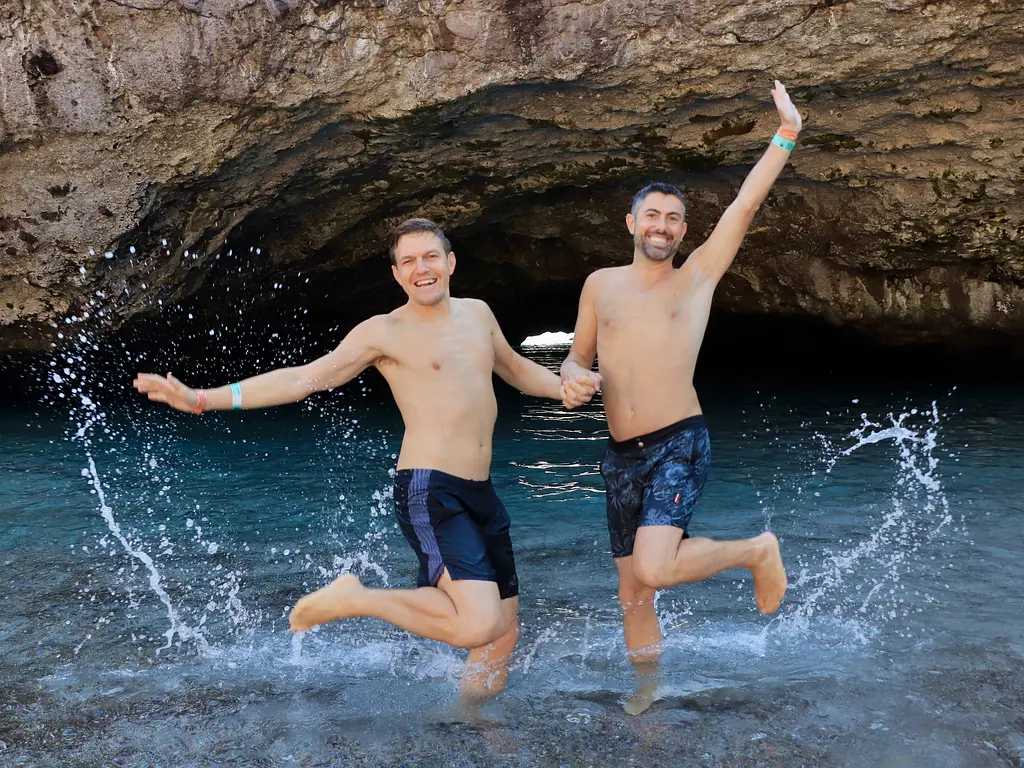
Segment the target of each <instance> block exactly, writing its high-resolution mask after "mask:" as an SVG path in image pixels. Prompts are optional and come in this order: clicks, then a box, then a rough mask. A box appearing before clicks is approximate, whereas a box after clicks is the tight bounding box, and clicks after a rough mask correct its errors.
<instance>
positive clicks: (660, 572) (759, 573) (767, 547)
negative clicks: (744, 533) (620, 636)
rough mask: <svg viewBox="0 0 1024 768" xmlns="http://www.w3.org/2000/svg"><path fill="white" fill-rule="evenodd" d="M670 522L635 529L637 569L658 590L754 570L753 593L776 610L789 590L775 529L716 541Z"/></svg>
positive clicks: (761, 606) (764, 605)
mask: <svg viewBox="0 0 1024 768" xmlns="http://www.w3.org/2000/svg"><path fill="white" fill-rule="evenodd" d="M682 536H683V532H682V531H681V530H679V529H678V528H674V527H672V526H669V525H649V526H641V528H640V529H639V530H638V531H637V534H636V544H635V545H634V549H633V559H634V560H635V562H636V565H635V566H634V573H635V575H636V577H637V578H638V579H640V581H642V582H643V583H644V584H647V585H649V586H651V587H654V588H656V589H668V588H669V587H674V586H676V585H677V584H686V583H691V582H694V581H703V580H704V579H707V578H710V577H711V576H714V575H715V574H716V573H719V572H721V571H725V570H728V569H730V568H746V569H747V570H748V571H750V572H751V573H752V574H753V575H754V594H755V596H756V597H757V607H758V609H759V610H760V611H761V613H774V612H775V611H776V610H777V609H778V607H779V604H780V603H781V602H782V596H783V595H784V594H785V593H786V570H785V568H784V567H783V565H782V555H781V554H780V553H779V540H778V539H777V538H775V534H773V533H762V534H761V535H760V536H755V537H754V538H752V539H741V540H739V541H715V540H713V539H704V538H696V539H683V538H682Z"/></svg>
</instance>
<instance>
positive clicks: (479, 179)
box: [0, 0, 1024, 350]
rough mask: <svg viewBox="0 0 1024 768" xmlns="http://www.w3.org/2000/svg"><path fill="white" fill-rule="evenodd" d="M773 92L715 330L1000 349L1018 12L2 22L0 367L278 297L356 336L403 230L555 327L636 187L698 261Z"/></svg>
mask: <svg viewBox="0 0 1024 768" xmlns="http://www.w3.org/2000/svg"><path fill="white" fill-rule="evenodd" d="M775 77H778V78H780V79H783V80H784V81H785V82H787V84H788V85H789V86H790V90H791V92H793V93H794V95H795V98H796V99H797V100H798V102H799V104H800V107H801V110H802V111H803V112H804V114H805V125H806V128H805V133H804V136H803V137H802V141H801V146H800V147H799V148H798V150H797V151H796V152H795V153H794V155H793V160H792V164H791V167H790V168H789V170H788V171H787V173H786V175H785V176H784V178H783V179H781V180H780V182H779V184H778V185H777V187H776V189H775V191H774V193H773V194H772V196H771V198H770V199H769V200H768V201H767V203H766V205H765V206H764V208H763V209H762V211H761V213H760V214H759V215H758V218H757V220H756V222H755V225H754V227H753V229H752V231H751V233H750V235H749V237H748V239H747V241H746V245H745V247H744V249H743V251H742V252H741V255H740V258H739V259H738V261H737V263H736V265H735V267H734V268H733V270H732V271H731V273H730V274H729V275H728V276H727V279H726V281H725V283H724V284H723V286H722V288H721V289H720V291H719V295H718V297H717V300H718V303H719V306H721V307H723V308H727V309H730V310H734V311H738V312H751V313H765V312H768V313H797V314H800V313H802V314H807V315H813V316H818V317H823V318H826V319H828V320H829V321H831V322H834V323H837V324H842V325H846V326H849V327H852V328H856V329H860V330H863V331H865V332H868V333H871V334H874V335H877V336H878V337H879V338H882V339H884V340H886V341H890V342H904V341H912V340H915V339H927V340H946V341H949V342H951V343H956V344H969V345H977V344H989V343H993V342H998V341H1001V340H1011V339H1017V340H1020V339H1021V338H1024V250H1022V238H1024V224H1022V219H1024V217H1022V213H1024V199H1022V196H1021V193H1022V191H1024V120H1022V117H1021V109H1022V105H1024V9H1022V8H1021V6H1020V3H1019V2H1018V0H956V1H955V2H953V1H951V0H950V1H946V0H857V1H850V2H841V1H839V0H818V1H814V0H811V1H808V0H760V1H759V2H735V0H700V2H698V1H697V0H650V1H648V2H640V1H639V0H583V1H582V2H581V1H579V0H572V1H570V0H433V1H432V2H428V1H427V0H419V1H418V2H416V1H414V0H66V1H65V0H0V349H8V350H10V349H16V348H43V347H45V346H46V345H47V344H48V334H49V333H50V332H52V329H51V328H50V323H51V322H52V321H54V320H56V319H58V318H60V317H62V316H64V315H65V314H67V313H69V312H80V310H81V308H82V307H83V306H84V305H86V304H87V303H88V302H89V301H90V300H92V301H94V302H95V301H99V300H100V299H98V298H97V297H100V298H101V299H102V303H103V304H104V307H105V318H106V319H107V320H108V321H109V322H110V323H111V324H112V325H118V324H122V323H128V322H133V321H135V320H137V319H139V318H142V317H146V316H152V315H153V314H154V313H156V312H159V311H160V307H161V302H162V305H163V306H164V307H166V306H168V304H169V303H174V302H180V301H182V300H185V299H187V298H188V297H199V298H200V299H202V297H203V296H209V297H213V296H221V295H223V294H222V293H219V291H221V290H222V289H223V288H224V287H225V286H227V287H231V286H238V287H236V288H235V291H236V295H237V293H238V292H239V291H244V290H245V286H246V285H248V286H249V291H250V293H251V295H252V298H253V299H262V297H263V292H262V291H261V290H258V288H257V287H256V286H262V285H263V282H261V280H263V279H264V278H267V277H268V276H271V275H289V276H294V275H296V274H297V273H300V272H301V273H302V274H303V275H305V276H306V277H307V278H312V279H313V280H314V282H313V284H315V285H318V286H321V287H322V288H323V290H322V291H321V292H320V293H319V294H317V295H318V296H319V298H316V297H313V296H312V294H307V295H306V296H305V299H304V300H308V301H310V302H314V303H316V302H319V304H320V305H322V307H321V308H323V309H328V310H330V309H334V310H337V311H339V312H344V313H347V314H349V315H351V316H353V317H357V316H360V315H364V314H366V312H368V311H374V310H376V309H379V308H381V307H383V306H387V305H389V304H391V303H393V302H394V300H395V298H396V294H395V293H394V292H387V291H385V292H381V293H379V294H378V293H377V292H376V291H377V289H378V288H379V287H381V286H385V285H387V284H388V281H389V280H390V276H389V273H388V269H387V262H386V260H385V258H384V256H383V254H384V251H385V245H384V243H385V239H386V234H387V231H388V229H389V228H390V227H391V226H392V225H393V224H394V223H396V222H397V221H399V220H401V219H403V218H406V217H409V216H412V215H421V216H427V217H430V218H434V219H436V220H438V221H439V222H441V223H442V224H443V225H444V226H445V227H446V228H447V229H448V230H449V232H450V234H451V235H452V239H453V241H454V242H455V244H456V250H457V253H458V254H459V255H460V256H461V257H462V261H461V262H460V268H459V269H460V272H459V273H458V275H457V277H458V279H459V280H461V282H457V283H456V285H457V286H458V287H459V289H460V292H461V293H463V294H474V295H480V296H483V297H485V298H489V299H490V300H492V301H493V302H495V303H496V305H497V306H498V307H499V308H500V310H501V312H503V313H504V315H505V316H506V317H509V318H512V322H515V323H519V325H521V326H522V327H523V328H526V327H529V326H531V324H533V325H536V324H537V323H540V322H541V321H542V320H543V322H545V323H547V322H552V321H562V322H564V321H569V322H571V319H572V317H573V316H574V312H575V292H576V291H577V290H578V286H579V285H580V283H581V281H582V278H583V277H584V276H585V275H586V274H587V273H588V272H589V271H591V270H592V269H594V268H596V267H598V266H602V265H606V264H611V263H621V262H623V261H624V260H625V259H627V258H628V257H629V253H630V241H629V239H628V236H627V233H626V231H625V228H624V226H623V223H622V216H623V215H624V213H625V212H626V210H627V206H628V202H629V199H630V196H631V194H632V192H633V191H634V190H635V189H636V188H637V186H638V184H640V183H642V182H645V181H647V180H649V179H652V178H664V179H669V180H673V181H676V182H677V183H680V184H681V185H682V186H683V187H684V188H685V189H686V191H687V193H688V197H689V216H690V220H691V224H690V234H689V235H688V239H689V241H690V242H691V243H696V242H699V241H700V239H701V238H702V237H703V236H705V235H706V234H707V232H708V231H709V227H710V226H711V225H712V224H713V222H714V220H715V219H716V217H717V216H718V215H719V214H720V213H721V211H722V209H723V208H724V206H725V205H726V204H727V203H728V201H729V200H730V198H731V196H732V195H733V194H734V192H735V190H736V188H737V187H738V184H739V183H740V182H741V181H742V178H743V176H744V174H745V172H746V170H747V169H748V168H749V166H750V165H751V164H752V163H753V162H755V161H756V159H757V157H758V156H759V154H760V152H761V151H763V148H764V147H765V145H766V142H767V141H768V140H769V138H770V137H771V135H772V132H773V130H774V128H775V126H776V121H775V116H774V109H773V107H772V104H771V100H770V96H769V93H768V92H769V89H770V86H771V79H772V78H775ZM164 241H166V244H164ZM256 247H258V248H259V253H258V254H257V253H256V251H255V250H253V251H251V252H250V248H256ZM684 248H685V243H684ZM132 249H134V251H133V250H132ZM229 251H230V252H231V254H232V255H230V256H229V255H228V252H229ZM243 253H244V254H245V260H244V264H242V262H240V261H238V259H239V254H243ZM233 260H234V261H233ZM231 264H242V267H232V266H229V265H231ZM339 307H343V308H344V309H343V310H341V309H338V308H339Z"/></svg>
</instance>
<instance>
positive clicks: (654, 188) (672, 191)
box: [629, 181, 686, 219]
mask: <svg viewBox="0 0 1024 768" xmlns="http://www.w3.org/2000/svg"><path fill="white" fill-rule="evenodd" d="M653 192H661V194H663V195H670V196H671V197H678V198H679V202H681V203H682V204H683V218H684V219H685V218H686V200H685V199H683V193H682V192H680V191H679V187H677V186H675V185H674V184H667V183H666V182H664V181H656V182H654V183H653V184H648V185H647V186H646V187H644V188H643V189H641V190H640V191H639V192H637V193H636V194H635V195H633V205H632V207H631V208H630V209H629V212H630V213H632V214H633V216H634V217H635V216H636V213H637V211H639V210H640V204H641V203H642V202H643V201H644V200H645V199H646V197H647V196H648V195H650V194H651V193H653Z"/></svg>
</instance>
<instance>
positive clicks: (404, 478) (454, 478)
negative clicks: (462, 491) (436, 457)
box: [395, 467, 491, 488]
mask: <svg viewBox="0 0 1024 768" xmlns="http://www.w3.org/2000/svg"><path fill="white" fill-rule="evenodd" d="M414 472H427V473H428V474H429V477H430V478H432V479H433V478H440V479H441V480H443V481H444V482H446V483H451V484H455V485H462V486H466V487H472V488H485V487H487V486H489V485H491V478H490V477H489V476H488V478H487V479H486V480H469V479H467V478H465V477H459V476H458V475H450V474H448V473H447V472H442V471H441V470H440V469H429V468H427V467H423V468H419V467H417V468H415V469H397V470H395V482H396V483H397V482H409V481H410V480H412V477H413V473H414Z"/></svg>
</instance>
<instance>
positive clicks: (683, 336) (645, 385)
mask: <svg viewBox="0 0 1024 768" xmlns="http://www.w3.org/2000/svg"><path fill="white" fill-rule="evenodd" d="M772 97H773V98H774V100H775V105H776V107H777V108H778V112H779V118H780V120H781V127H780V128H779V131H778V133H777V134H776V135H775V138H774V139H773V140H772V143H771V145H770V146H769V147H768V150H767V151H766V152H765V154H764V156H763V157H762V158H761V160H760V161H759V162H758V163H757V165H755V166H754V168H753V169H752V170H751V172H750V175H749V176H747V178H746V180H745V181H744V182H743V186H742V187H741V188H740V191H739V194H738V195H737V197H736V200H735V201H733V203H732V204H731V205H730V206H729V207H728V208H727V209H726V211H725V213H724V214H723V215H722V218H721V219H720V220H719V222H718V225H717V226H716V227H715V229H714V231H713V232H712V233H711V236H710V237H709V238H708V239H707V241H706V242H704V244H703V245H701V246H699V247H698V248H697V249H696V250H694V251H693V252H691V253H690V255H689V257H688V258H687V259H686V262H685V263H684V264H683V265H682V267H681V268H679V269H675V268H673V265H672V260H673V257H674V256H675V255H676V251H677V250H678V249H679V244H680V242H681V240H682V238H683V235H685V234H686V220H685V207H684V205H683V196H682V194H681V193H680V192H679V190H678V189H676V188H675V187H673V186H672V185H669V184H652V185H650V186H648V187H645V188H644V189H642V190H640V192H638V193H637V195H636V197H635V198H634V200H633V206H632V209H631V210H630V213H629V214H628V215H627V216H626V227H627V228H628V229H629V232H630V234H632V235H633V261H632V263H631V264H629V265H628V266H624V267H614V268H611V269H601V270H598V271H597V272H595V273H594V274H592V275H590V277H588V278H587V281H586V283H585V285H584V286H583V293H582V295H581V297H580V306H579V316H578V318H577V320H576V333H575V337H574V340H573V344H572V349H571V350H570V352H569V355H568V357H566V359H565V362H564V363H563V364H562V377H563V380H564V381H566V382H570V381H575V380H576V379H577V378H578V377H579V376H581V375H583V374H584V373H586V372H588V371H590V368H591V366H592V365H593V363H594V356H595V355H596V356H597V360H598V365H599V367H600V372H601V377H602V391H603V393H604V406H605V412H606V414H607V417H608V429H609V431H610V432H611V439H610V440H609V445H608V449H607V451H606V452H605V455H604V458H603V460H602V462H601V475H602V477H603V478H604V481H605V487H606V504H607V509H608V528H609V531H610V533H611V549H612V557H614V558H615V565H616V568H617V570H618V575H619V601H620V603H621V604H622V611H623V628H624V633H625V639H626V648H627V649H628V651H629V653H630V656H631V658H632V660H633V662H634V666H635V667H636V669H637V672H638V674H639V677H640V685H639V687H638V689H637V691H636V693H635V694H634V695H633V697H632V698H631V699H630V700H629V702H627V705H626V711H627V712H630V713H632V714H638V713H639V712H642V711H644V710H645V709H646V708H647V707H648V706H650V703H651V701H653V696H654V693H655V688H656V679H655V677H654V675H655V673H656V670H657V662H658V659H659V657H660V653H661V630H660V628H659V626H658V617H657V616H656V615H655V611H654V596H655V591H656V590H658V589H667V588H669V587H674V586H676V585H678V584H683V583H690V582H695V581H702V580H703V579H707V578H709V577H711V576H713V575H714V574H716V573H718V572H720V571H724V570H726V569H729V568H746V569H747V570H749V571H750V572H751V573H752V574H753V576H754V592H755V595H756V598H757V606H758V608H759V610H760V611H761V612H762V613H771V612H773V611H775V610H776V609H777V608H778V607H779V604H780V602H781V601H782V596H783V595H784V594H785V591H786V572H785V569H784V568H783V565H782V557H781V555H780V553H779V542H778V540H777V539H776V538H775V536H774V535H773V534H771V533H768V532H766V533H762V534H761V535H760V536H756V537H754V538H751V539H743V540H740V541H714V540H712V539H707V538H690V537H689V536H688V533H687V528H688V527H689V524H690V518H691V516H692V514H693V509H694V506H695V505H696V503H697V500H698V499H699V498H700V495H701V492H702V490H703V487H704V481H705V479H706V477H707V472H708V466H709V464H710V460H711V453H710V443H709V441H708V432H707V429H706V428H705V426H704V418H703V416H702V415H701V407H700V402H699V401H698V400H697V393H696V391H695V390H694V387H693V372H694V367H695V366H696V363H697V354H698V352H699V351H700V345H701V341H702V340H703V338H704V330H705V328H706V327H707V321H708V315H709V312H710V310H711V297H712V295H713V294H714V291H715V286H717V285H718V281H719V280H720V279H721V278H722V276H723V275H724V274H725V271H726V270H727V269H728V268H729V265H730V264H732V261H733V258H734V257H735V256H736V252H737V251H738V250H739V247H740V243H741V242H742V241H743V238H744V236H745V235H746V232H747V229H748V228H749V226H750V222H751V220H752V219H753V217H754V214H755V213H756V212H757V209H758V208H759V207H760V205H761V202H762V201H763V200H764V198H765V196H766V195H767V194H768V190H769V189H771V186H772V184H774V183H775V179H776V178H777V177H778V175H779V173H780V172H781V171H782V169H783V167H785V165H786V161H787V160H788V159H789V153H790V151H792V149H793V147H794V146H795V142H796V139H797V135H798V134H799V132H800V128H801V120H800V115H799V113H798V112H797V110H796V108H795V107H794V106H793V103H792V102H791V101H790V98H789V95H788V94H787V93H786V89H785V88H784V87H783V86H782V84H781V83H779V82H778V81H777V80H776V81H775V89H774V90H773V91H772Z"/></svg>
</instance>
